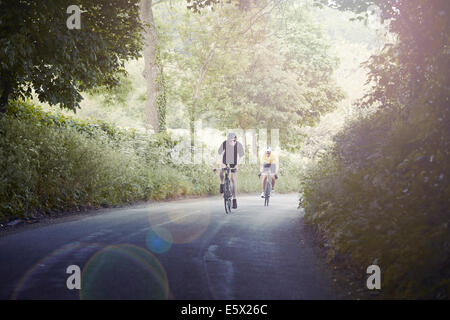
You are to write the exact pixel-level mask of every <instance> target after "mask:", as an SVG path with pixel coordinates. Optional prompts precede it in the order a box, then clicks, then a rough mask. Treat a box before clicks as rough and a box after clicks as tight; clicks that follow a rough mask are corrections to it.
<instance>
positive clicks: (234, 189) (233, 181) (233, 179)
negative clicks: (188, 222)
mask: <svg viewBox="0 0 450 320" xmlns="http://www.w3.org/2000/svg"><path fill="white" fill-rule="evenodd" d="M236 174H237V172H232V173H231V185H232V187H231V193H232V194H233V199H236V192H237V177H236Z"/></svg>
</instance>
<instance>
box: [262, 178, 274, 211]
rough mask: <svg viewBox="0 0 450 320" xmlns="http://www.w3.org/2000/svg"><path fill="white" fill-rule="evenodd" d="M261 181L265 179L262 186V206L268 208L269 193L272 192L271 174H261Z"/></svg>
mask: <svg viewBox="0 0 450 320" xmlns="http://www.w3.org/2000/svg"><path fill="white" fill-rule="evenodd" d="M261 175H262V176H265V177H263V179H264V178H265V179H266V184H265V186H264V206H265V207H266V206H269V199H270V193H271V192H272V173H271V172H268V171H267V172H262V173H261Z"/></svg>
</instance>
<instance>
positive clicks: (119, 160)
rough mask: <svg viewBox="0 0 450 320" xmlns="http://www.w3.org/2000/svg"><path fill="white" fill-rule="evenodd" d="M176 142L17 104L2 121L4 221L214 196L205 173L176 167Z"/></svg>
mask: <svg viewBox="0 0 450 320" xmlns="http://www.w3.org/2000/svg"><path fill="white" fill-rule="evenodd" d="M175 144H176V141H174V140H172V139H171V138H170V136H168V135H166V134H160V135H151V136H150V135H146V134H142V133H137V132H135V131H125V130H122V129H119V128H116V127H114V126H112V125H110V124H108V123H105V122H102V121H92V122H87V121H80V120H75V119H72V118H70V117H65V116H62V115H60V114H57V113H47V112H43V111H42V109H41V108H39V107H37V106H34V105H32V104H31V103H29V102H12V103H11V104H10V105H9V109H8V113H7V114H6V115H5V116H4V117H2V118H1V119H0V166H1V173H0V181H1V184H0V208H1V215H0V220H2V221H4V220H8V219H12V218H15V217H28V216H29V215H30V214H31V215H34V214H37V213H45V212H51V211H63V210H67V209H74V208H78V207H82V206H102V205H103V206H105V205H119V204H123V203H129V202H132V201H139V200H148V199H154V200H160V199H168V198H171V197H177V196H180V195H188V194H197V195H200V194H207V193H210V192H211V190H212V189H213V188H212V180H211V178H209V177H208V176H207V175H206V174H203V175H196V179H195V180H193V179H192V176H191V175H190V174H187V175H185V174H184V173H183V171H182V170H179V168H176V167H175V165H174V164H173V163H172V162H171V158H170V151H171V148H173V146H174V145H175ZM196 170H203V171H204V170H205V169H204V168H203V169H201V168H198V169H196ZM216 188H217V186H216Z"/></svg>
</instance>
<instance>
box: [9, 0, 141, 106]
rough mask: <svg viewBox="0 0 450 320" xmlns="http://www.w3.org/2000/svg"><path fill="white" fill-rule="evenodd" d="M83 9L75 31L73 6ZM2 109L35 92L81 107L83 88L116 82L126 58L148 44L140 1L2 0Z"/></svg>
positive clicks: (49, 99) (54, 101)
mask: <svg viewBox="0 0 450 320" xmlns="http://www.w3.org/2000/svg"><path fill="white" fill-rule="evenodd" d="M73 4H77V5H78V6H79V7H80V8H81V10H82V14H81V29H79V30H77V29H73V30H69V29H68V27H67V25H66V20H67V19H68V17H69V15H68V14H67V7H69V5H73ZM0 24H1V29H0V47H1V48H2V50H0V63H1V65H0V76H1V78H0V79H1V82H0V92H1V99H0V112H2V113H4V112H5V110H6V105H7V101H8V99H10V98H11V99H17V98H26V97H31V96H32V89H34V91H35V92H36V94H37V96H38V98H39V100H40V101H42V102H44V101H45V102H48V103H49V104H50V105H56V104H60V106H61V107H63V108H67V109H71V110H73V111H76V109H77V108H79V102H80V101H81V100H82V96H81V95H80V92H81V91H85V90H88V89H91V88H93V87H95V86H98V85H106V86H110V87H112V86H114V85H115V84H117V82H118V76H119V75H120V74H121V73H122V74H123V73H124V72H125V70H124V61H126V60H129V59H132V58H138V57H139V56H140V51H141V49H142V45H141V36H140V32H141V29H142V25H141V23H140V20H139V6H138V0H121V1H114V3H112V2H111V1H109V0H78V1H69V0H55V1H51V2H49V1H31V0H23V1H15V0H7V1H1V2H0Z"/></svg>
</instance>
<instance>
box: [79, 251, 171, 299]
mask: <svg viewBox="0 0 450 320" xmlns="http://www.w3.org/2000/svg"><path fill="white" fill-rule="evenodd" d="M169 291H170V290H169V284H168V279H167V275H166V272H165V270H164V268H163V267H162V266H161V264H160V263H159V261H158V259H157V258H156V257H155V256H154V255H152V254H151V253H150V252H149V251H148V250H145V249H143V248H140V247H137V246H134V245H128V244H121V245H114V246H108V247H106V248H104V249H102V250H100V251H99V252H97V253H96V254H95V255H94V256H93V257H92V258H91V259H90V260H89V261H88V263H87V264H86V265H85V267H84V268H83V271H82V276H81V290H80V299H86V300H99V299H102V300H103V299H105V300H115V299H136V300H137V299H145V300H163V299H168V297H169V294H170V293H169Z"/></svg>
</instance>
